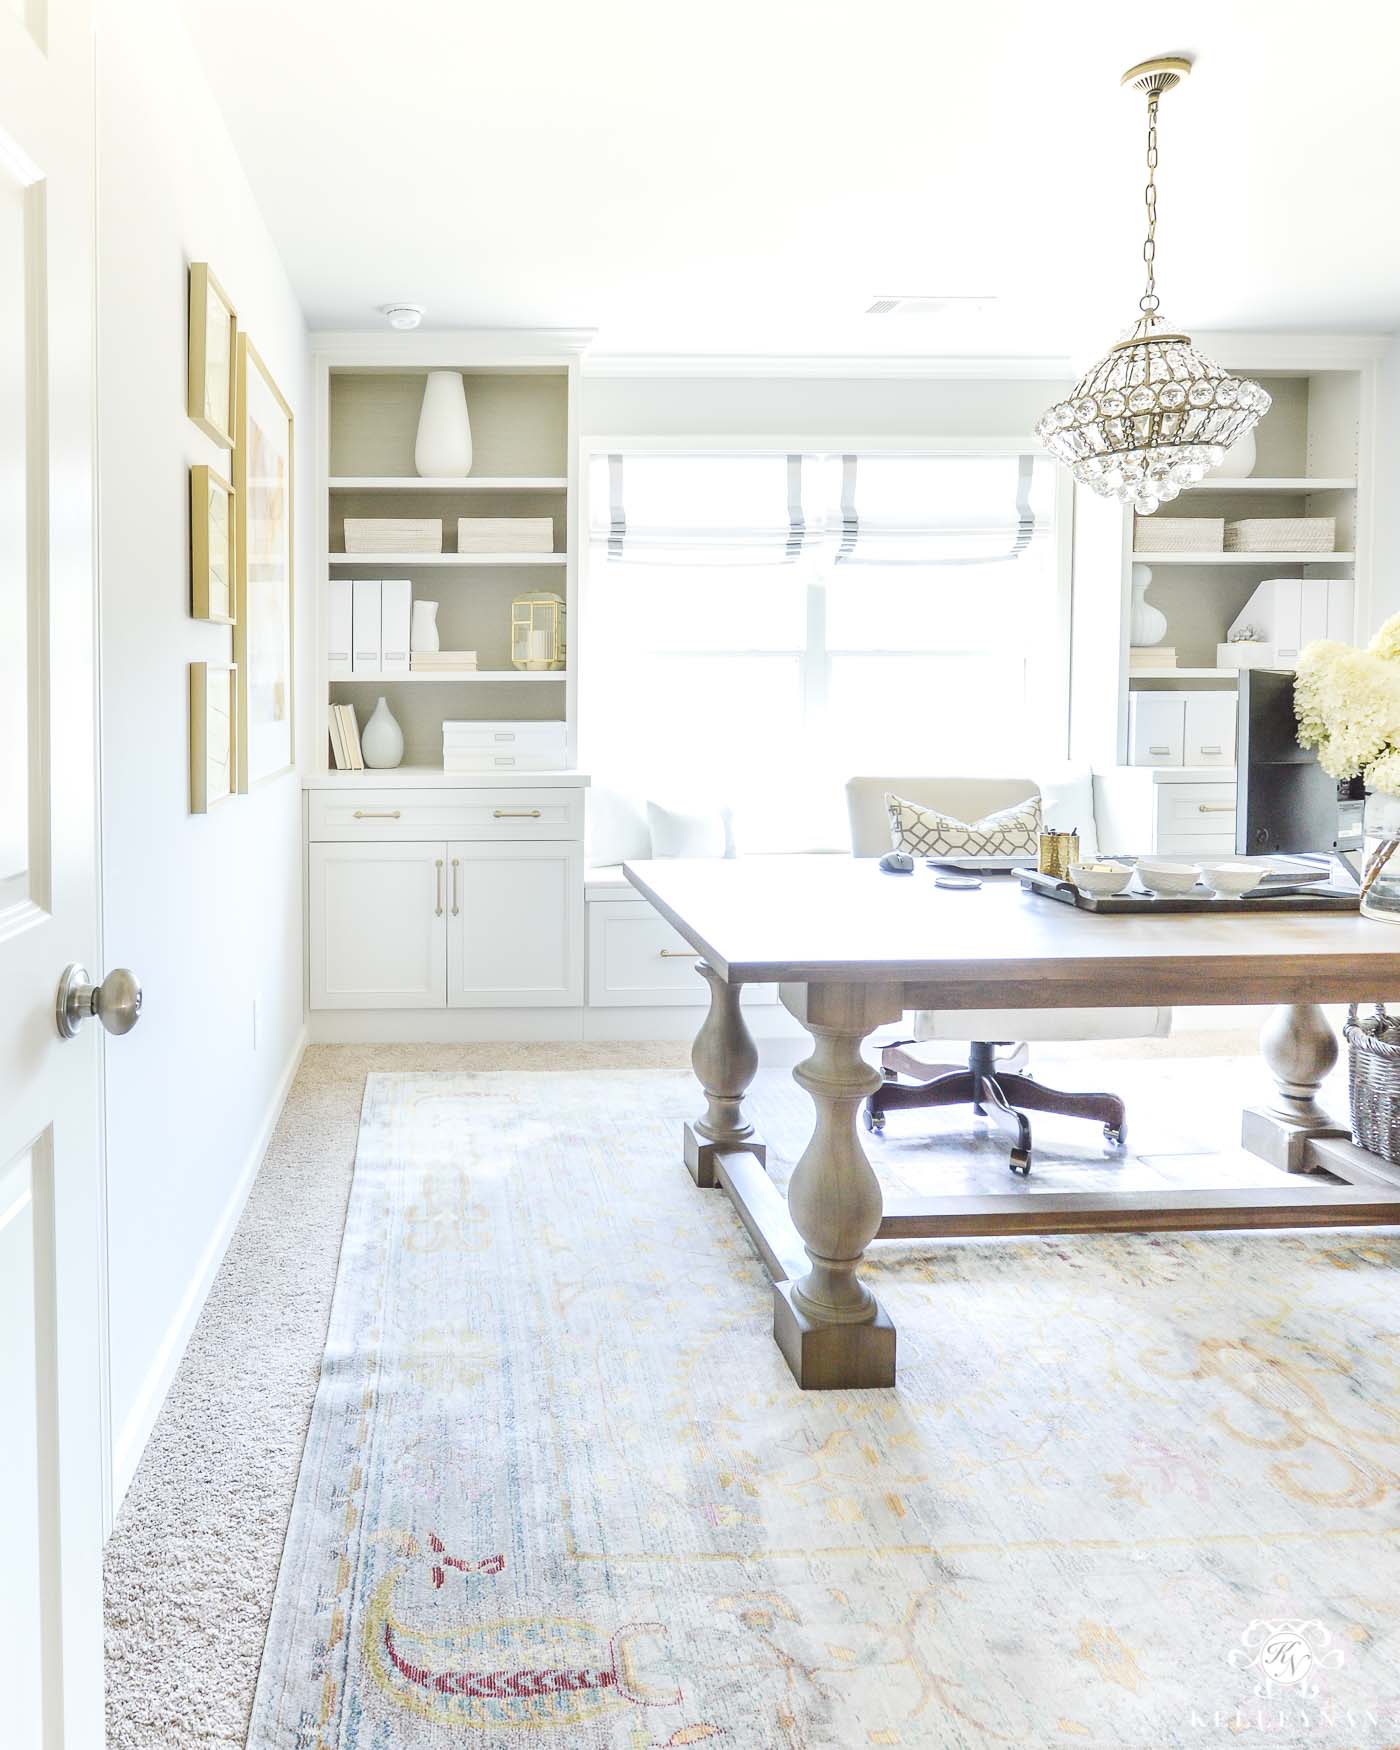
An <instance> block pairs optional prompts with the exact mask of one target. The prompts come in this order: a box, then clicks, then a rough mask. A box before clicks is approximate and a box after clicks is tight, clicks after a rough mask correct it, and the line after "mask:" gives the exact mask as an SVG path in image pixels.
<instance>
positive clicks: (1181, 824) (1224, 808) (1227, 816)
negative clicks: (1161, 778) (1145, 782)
mask: <svg viewBox="0 0 1400 1750" xmlns="http://www.w3.org/2000/svg"><path fill="white" fill-rule="evenodd" d="M1155 836H1156V843H1155V844H1154V845H1153V847H1152V848H1153V850H1154V851H1156V852H1157V853H1158V854H1159V855H1162V854H1166V853H1168V852H1171V851H1181V852H1183V853H1187V854H1189V855H1191V856H1218V855H1221V854H1224V855H1229V854H1230V853H1231V852H1232V851H1233V850H1234V848H1235V786H1234V785H1233V784H1224V783H1221V784H1159V785H1158V786H1157V831H1156V835H1155Z"/></svg>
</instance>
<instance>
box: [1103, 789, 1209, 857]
mask: <svg viewBox="0 0 1400 1750" xmlns="http://www.w3.org/2000/svg"><path fill="white" fill-rule="evenodd" d="M1094 824H1095V826H1096V828H1097V830H1098V839H1099V849H1100V852H1101V853H1104V854H1107V853H1112V852H1115V851H1116V852H1121V853H1122V854H1123V855H1125V856H1158V857H1162V856H1180V857H1185V858H1188V859H1195V858H1200V857H1220V856H1229V855H1231V854H1232V853H1233V851H1234V849H1235V784H1234V779H1233V777H1230V778H1226V777H1223V776H1222V777H1220V778H1216V777H1214V776H1213V775H1212V774H1211V773H1210V772H1209V771H1208V770H1207V771H1202V770H1192V769H1190V768H1183V767H1178V768H1177V769H1176V770H1175V771H1149V770H1146V769H1145V768H1143V767H1141V766H1114V767H1112V768H1110V769H1109V770H1107V771H1102V772H1095V773H1094Z"/></svg>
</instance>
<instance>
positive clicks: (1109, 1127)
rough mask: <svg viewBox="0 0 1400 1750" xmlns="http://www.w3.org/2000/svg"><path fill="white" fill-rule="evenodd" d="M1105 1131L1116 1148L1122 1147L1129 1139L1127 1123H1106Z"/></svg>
mask: <svg viewBox="0 0 1400 1750" xmlns="http://www.w3.org/2000/svg"><path fill="white" fill-rule="evenodd" d="M1103 1133H1104V1135H1105V1136H1106V1137H1107V1138H1108V1140H1109V1141H1110V1142H1111V1143H1112V1144H1113V1146H1114V1147H1115V1148H1122V1146H1123V1144H1124V1143H1125V1142H1126V1141H1127V1140H1128V1127H1127V1125H1126V1124H1105V1125H1104V1127H1103Z"/></svg>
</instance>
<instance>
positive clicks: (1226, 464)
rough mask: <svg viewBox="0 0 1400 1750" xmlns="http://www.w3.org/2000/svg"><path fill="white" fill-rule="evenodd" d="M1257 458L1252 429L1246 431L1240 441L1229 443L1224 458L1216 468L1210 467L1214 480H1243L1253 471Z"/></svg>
mask: <svg viewBox="0 0 1400 1750" xmlns="http://www.w3.org/2000/svg"><path fill="white" fill-rule="evenodd" d="M1257 460H1258V451H1257V449H1256V447H1255V443H1254V432H1253V430H1250V431H1247V432H1246V433H1245V434H1244V436H1243V437H1242V438H1241V439H1240V441H1239V442H1238V443H1236V444H1231V446H1230V448H1229V449H1228V450H1226V452H1225V460H1224V461H1223V462H1222V463H1221V464H1220V466H1219V467H1218V468H1212V469H1211V478H1212V479H1214V480H1244V479H1247V478H1248V477H1249V475H1251V474H1252V473H1253V472H1254V464H1255V462H1256V461H1257Z"/></svg>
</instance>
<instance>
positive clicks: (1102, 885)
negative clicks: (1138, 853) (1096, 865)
mask: <svg viewBox="0 0 1400 1750" xmlns="http://www.w3.org/2000/svg"><path fill="white" fill-rule="evenodd" d="M1069 878H1070V880H1071V881H1072V882H1073V883H1074V885H1075V886H1076V887H1077V888H1078V889H1079V891H1080V892H1081V893H1091V894H1093V895H1094V897H1095V898H1096V899H1107V898H1109V896H1110V895H1112V894H1115V893H1121V892H1122V891H1123V889H1124V888H1125V887H1126V886H1127V885H1128V883H1129V882H1130V881H1131V880H1132V878H1133V872H1132V870H1131V869H1130V868H1129V867H1128V865H1127V864H1126V863H1110V864H1109V865H1108V866H1107V867H1106V868H1100V869H1087V868H1085V866H1084V864H1083V863H1071V864H1070V867H1069Z"/></svg>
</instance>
